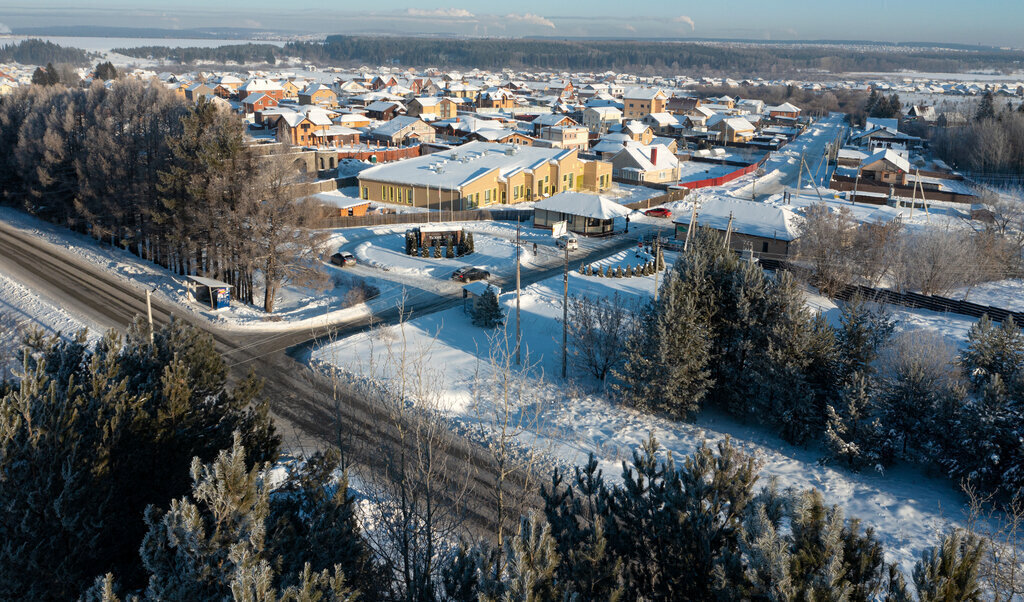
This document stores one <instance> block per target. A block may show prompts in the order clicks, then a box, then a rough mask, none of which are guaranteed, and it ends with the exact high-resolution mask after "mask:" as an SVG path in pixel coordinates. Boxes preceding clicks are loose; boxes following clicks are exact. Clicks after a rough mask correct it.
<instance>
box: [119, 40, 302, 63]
mask: <svg viewBox="0 0 1024 602" xmlns="http://www.w3.org/2000/svg"><path fill="white" fill-rule="evenodd" d="M114 52H116V53H118V54H123V55H125V56H131V57H135V58H140V59H145V58H154V59H164V60H172V61H177V62H179V63H181V64H183V65H191V64H193V63H195V62H197V61H213V62H215V63H230V62H235V63H243V64H252V63H268V64H271V65H274V64H276V63H277V60H278V59H279V58H283V57H284V56H294V55H292V54H289V53H288V52H282V49H281V48H279V47H277V46H275V45H273V44H230V45H227V46H217V47H216V48H202V47H196V46H189V47H185V48H172V47H170V46H139V47H136V48H114Z"/></svg>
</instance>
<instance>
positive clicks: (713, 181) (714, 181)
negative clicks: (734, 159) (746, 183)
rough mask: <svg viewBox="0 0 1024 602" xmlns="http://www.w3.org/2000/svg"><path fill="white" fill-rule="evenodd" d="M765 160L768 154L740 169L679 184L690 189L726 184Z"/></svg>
mask: <svg viewBox="0 0 1024 602" xmlns="http://www.w3.org/2000/svg"><path fill="white" fill-rule="evenodd" d="M767 160H768V156H767V155H765V156H764V157H762V158H761V160H760V161H758V162H757V163H752V164H750V165H747V166H746V167H741V168H740V169H737V170H736V171H734V172H730V173H727V174H725V175H724V176H718V177H717V178H706V179H704V180H696V181H694V182H680V183H679V185H680V186H682V187H683V188H688V189H690V190H694V189H697V188H707V187H708V186H721V185H722V184H728V183H729V182H732V181H733V180H735V179H736V178H739V177H741V176H745V175H747V174H749V173H753V172H755V171H757V170H758V169H760V168H761V167H762V166H763V165H764V164H765V162H766V161H767Z"/></svg>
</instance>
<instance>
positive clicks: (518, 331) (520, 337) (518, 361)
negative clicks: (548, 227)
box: [516, 222, 569, 366]
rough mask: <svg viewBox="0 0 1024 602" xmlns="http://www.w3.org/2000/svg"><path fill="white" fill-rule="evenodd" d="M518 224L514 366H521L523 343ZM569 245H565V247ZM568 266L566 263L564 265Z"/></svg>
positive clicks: (517, 226) (520, 249)
mask: <svg viewBox="0 0 1024 602" xmlns="http://www.w3.org/2000/svg"><path fill="white" fill-rule="evenodd" d="M519 228H520V226H519V223H518V222H516V365H517V366H520V365H522V358H521V351H520V347H521V345H522V341H523V335H522V334H521V333H522V330H521V329H520V327H519V263H520V261H519V253H520V252H521V251H522V246H521V245H520V244H519ZM568 246H569V245H568V244H567V245H566V247H568ZM566 265H568V263H566Z"/></svg>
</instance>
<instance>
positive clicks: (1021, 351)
mask: <svg viewBox="0 0 1024 602" xmlns="http://www.w3.org/2000/svg"><path fill="white" fill-rule="evenodd" d="M960 362H961V364H962V365H963V366H964V370H965V372H966V373H967V378H968V379H969V380H970V382H971V384H972V385H973V386H974V388H975V390H977V389H979V388H980V387H982V386H984V385H987V384H988V382H989V379H990V377H991V375H993V374H997V375H999V377H1000V379H1002V381H1003V383H1004V384H1005V385H1007V387H1008V388H1009V393H1010V395H1013V396H1016V395H1018V394H1020V393H1024V389H1020V385H1021V378H1022V376H1024V333H1022V332H1021V330H1020V328H1019V327H1018V326H1017V325H1016V324H1014V322H1013V318H1007V319H1006V320H1005V321H1004V322H1003V323H1002V324H1001V325H1000V326H996V325H995V324H993V322H992V320H990V319H989V317H988V316H987V315H985V316H982V317H981V319H980V320H978V321H977V322H976V323H975V324H974V325H973V326H971V330H970V331H969V332H968V333H967V348H966V349H964V351H963V353H962V354H961V356H960ZM1014 389H1018V390H1014Z"/></svg>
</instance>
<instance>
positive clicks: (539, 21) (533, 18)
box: [505, 13, 555, 29]
mask: <svg viewBox="0 0 1024 602" xmlns="http://www.w3.org/2000/svg"><path fill="white" fill-rule="evenodd" d="M505 18H506V19H508V20H510V21H520V22H522V23H530V24H532V25H542V26H544V27H550V28H551V29H555V24H554V23H553V22H552V21H551V20H550V19H545V18H544V17H542V16H540V15H534V14H532V13H526V14H524V15H517V14H515V13H510V14H507V15H505Z"/></svg>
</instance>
